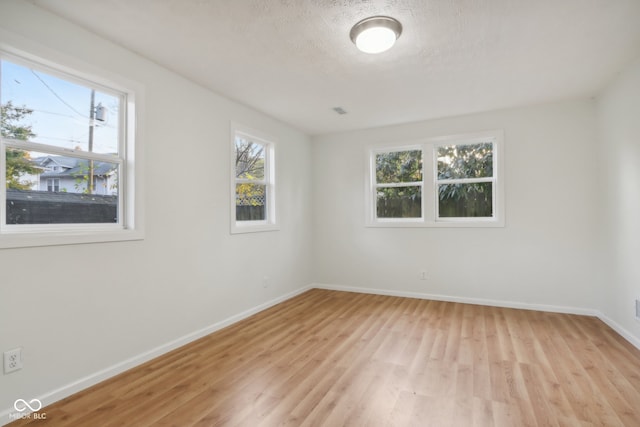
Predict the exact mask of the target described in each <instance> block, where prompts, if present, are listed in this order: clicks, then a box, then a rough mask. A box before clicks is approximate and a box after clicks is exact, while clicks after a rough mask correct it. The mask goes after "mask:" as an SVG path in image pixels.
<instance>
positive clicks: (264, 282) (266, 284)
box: [262, 276, 269, 288]
mask: <svg viewBox="0 0 640 427" xmlns="http://www.w3.org/2000/svg"><path fill="white" fill-rule="evenodd" d="M262 287H263V288H268V287H269V276H264V277H263V278H262Z"/></svg>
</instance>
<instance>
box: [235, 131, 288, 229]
mask: <svg viewBox="0 0 640 427" xmlns="http://www.w3.org/2000/svg"><path fill="white" fill-rule="evenodd" d="M256 135H257V133H256V132H254V131H250V130H247V129H243V128H240V127H238V126H235V125H233V126H232V131H231V140H232V148H231V152H232V156H231V162H232V165H231V171H232V177H231V184H232V185H231V232H232V233H245V232H255V231H269V230H276V229H277V223H276V210H275V173H274V172H275V169H274V163H275V161H274V143H273V142H270V141H269V140H268V139H266V138H264V137H259V136H256Z"/></svg>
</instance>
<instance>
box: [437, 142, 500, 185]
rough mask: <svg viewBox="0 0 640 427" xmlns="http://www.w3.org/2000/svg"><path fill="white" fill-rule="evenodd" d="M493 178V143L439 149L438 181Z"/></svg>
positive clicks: (448, 146)
mask: <svg viewBox="0 0 640 427" xmlns="http://www.w3.org/2000/svg"><path fill="white" fill-rule="evenodd" d="M492 176H493V144H492V143H490V142H485V143H482V144H468V145H447V146H441V147H438V179H457V178H487V177H492Z"/></svg>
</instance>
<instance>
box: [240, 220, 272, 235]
mask: <svg viewBox="0 0 640 427" xmlns="http://www.w3.org/2000/svg"><path fill="white" fill-rule="evenodd" d="M278 230H280V226H279V225H277V224H266V223H264V222H261V221H255V222H253V221H247V224H235V225H234V224H232V225H231V234H244V233H261V232H264V231H278Z"/></svg>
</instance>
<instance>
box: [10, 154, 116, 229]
mask: <svg viewBox="0 0 640 427" xmlns="http://www.w3.org/2000/svg"><path fill="white" fill-rule="evenodd" d="M5 158H6V164H7V172H6V178H7V200H6V207H7V224H87V223H91V224H102V223H116V222H118V173H119V168H118V164H117V163H109V162H98V161H93V162H92V161H89V160H85V159H78V158H75V157H66V156H55V155H48V154H43V153H36V152H32V151H23V150H15V149H11V148H8V149H7V152H6V156H5ZM90 182H92V183H93V184H92V185H89V183H90Z"/></svg>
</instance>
